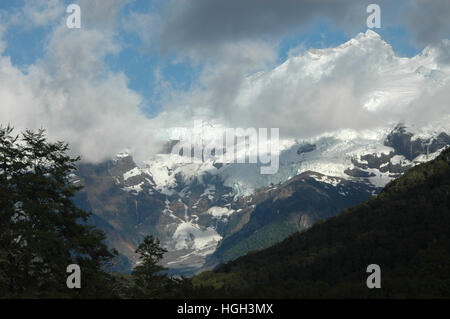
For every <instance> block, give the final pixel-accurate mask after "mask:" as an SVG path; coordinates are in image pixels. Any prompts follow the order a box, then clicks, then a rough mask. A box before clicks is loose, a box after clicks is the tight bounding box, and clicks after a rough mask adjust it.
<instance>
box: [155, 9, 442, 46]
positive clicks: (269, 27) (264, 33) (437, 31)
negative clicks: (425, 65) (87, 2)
mask: <svg viewBox="0 0 450 319" xmlns="http://www.w3.org/2000/svg"><path fill="white" fill-rule="evenodd" d="M371 3H376V4H378V5H380V7H381V19H382V26H383V27H387V26H396V27H398V26H400V27H406V29H407V31H408V32H410V33H411V35H412V38H413V41H415V42H416V44H417V45H418V46H423V45H427V44H435V43H437V42H438V40H440V39H441V38H448V37H449V32H450V19H449V17H450V1H448V0H398V1H388V0H377V1H374V0H227V1H223V0H183V1H180V0H171V1H168V2H167V5H166V6H165V11H164V13H163V14H162V20H161V21H162V24H161V25H160V29H159V44H160V46H161V48H162V50H163V51H164V52H168V51H170V52H175V53H176V54H177V55H178V54H179V52H180V51H181V52H184V54H187V55H189V54H192V53H194V54H195V53H196V54H200V55H201V54H202V53H203V55H208V54H211V53H214V52H212V51H214V50H216V51H217V50H218V49H220V47H221V46H222V45H223V44H224V43H230V42H243V41H256V40H270V41H272V42H274V41H275V42H276V41H278V40H281V39H282V38H283V37H284V36H286V35H289V34H293V33H295V32H299V31H307V29H308V27H310V26H311V25H313V24H314V22H316V21H317V20H316V19H317V18H325V19H327V20H328V21H329V22H330V23H331V25H332V26H333V27H336V28H340V29H342V30H345V31H346V32H347V33H348V34H349V35H350V36H354V34H356V33H357V32H360V31H364V30H365V29H366V28H367V27H366V19H367V16H368V13H367V12H366V9H367V6H368V5H369V4H371Z"/></svg>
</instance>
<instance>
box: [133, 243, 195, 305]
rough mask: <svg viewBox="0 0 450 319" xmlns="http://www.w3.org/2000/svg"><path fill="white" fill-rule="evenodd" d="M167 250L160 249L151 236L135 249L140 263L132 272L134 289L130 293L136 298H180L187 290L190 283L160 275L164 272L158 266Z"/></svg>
mask: <svg viewBox="0 0 450 319" xmlns="http://www.w3.org/2000/svg"><path fill="white" fill-rule="evenodd" d="M166 252H167V250H166V249H164V248H163V247H161V244H160V241H159V239H157V238H154V237H153V236H151V235H148V236H146V237H145V238H144V240H143V241H142V243H141V244H139V246H138V248H137V249H136V253H137V254H139V259H140V263H139V264H138V265H137V266H136V267H135V269H134V271H133V272H132V274H131V275H132V277H133V278H134V287H133V289H132V292H131V293H130V294H131V296H132V297H136V298H155V299H159V298H174V297H181V296H183V295H184V294H185V291H186V290H187V289H189V287H190V286H189V285H190V281H189V280H187V279H184V278H181V279H175V278H171V277H169V276H167V274H163V273H161V272H162V271H164V270H166V268H164V267H163V266H161V265H160V262H161V259H162V258H163V255H164V253H166Z"/></svg>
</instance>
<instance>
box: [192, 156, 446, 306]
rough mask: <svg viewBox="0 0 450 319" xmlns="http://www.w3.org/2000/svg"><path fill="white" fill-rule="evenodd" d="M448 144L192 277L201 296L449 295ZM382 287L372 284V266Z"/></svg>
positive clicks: (366, 296)
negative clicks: (371, 188)
mask: <svg viewBox="0 0 450 319" xmlns="http://www.w3.org/2000/svg"><path fill="white" fill-rule="evenodd" d="M449 229H450V149H447V150H446V151H444V152H443V153H442V154H441V155H440V156H438V157H437V158H436V159H434V160H433V161H431V162H428V163H424V164H421V165H419V166H416V167H414V168H411V169H410V170H409V171H408V172H407V173H406V174H405V175H404V176H402V177H399V178H398V179H396V180H394V181H392V182H390V183H389V184H388V185H387V186H386V187H385V188H384V189H383V190H382V191H381V192H380V194H379V195H378V196H375V197H373V198H371V199H370V200H368V201H365V202H363V203H362V204H359V205H357V206H355V207H352V208H349V209H345V210H344V211H343V212H342V213H341V214H339V215H337V216H335V217H332V218H330V219H329V220H327V221H325V222H323V223H317V224H315V225H314V226H312V227H311V228H310V229H309V230H307V231H303V232H297V233H295V234H294V235H292V236H290V237H288V238H287V239H285V240H284V241H283V242H281V243H279V244H276V245H274V246H272V247H270V248H268V249H265V250H261V251H258V252H253V253H250V254H248V255H246V256H244V257H240V258H238V259H237V260H235V261H232V262H229V263H228V264H225V265H222V266H220V267H219V268H218V269H217V270H215V271H213V272H205V273H202V274H200V275H198V276H196V277H194V279H193V280H194V284H195V285H196V287H197V294H198V296H203V297H205V296H208V297H215V296H217V297H219V296H220V297H249V296H251V297H252V298H268V297H269V298H274V297H275V298H317V297H325V298H330V297H331V298H336V297H343V298H372V297H375V298H385V297H388V298H450V274H449V272H448V270H449V269H450V234H449ZM371 264H377V265H379V266H380V268H381V289H368V288H367V286H366V279H367V277H368V276H369V274H368V273H367V272H366V268H367V266H368V265H371Z"/></svg>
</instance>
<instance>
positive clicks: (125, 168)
mask: <svg viewBox="0 0 450 319" xmlns="http://www.w3.org/2000/svg"><path fill="white" fill-rule="evenodd" d="M374 135H375V136H377V139H368V138H365V137H364V136H362V135H361V134H356V133H355V134H349V133H348V132H338V133H336V134H334V135H331V136H330V135H327V136H322V137H319V138H316V139H315V140H314V141H310V142H305V141H302V142H298V141H297V142H296V141H290V142H289V143H286V145H287V146H285V147H284V148H283V149H282V151H281V153H280V168H279V170H278V172H277V173H276V174H273V175H261V174H260V172H259V169H258V168H259V167H258V164H249V163H246V164H237V163H229V164H221V163H218V162H214V161H194V162H192V163H179V162H177V161H176V160H174V159H173V158H172V157H171V156H170V154H167V153H163V152H162V153H161V154H158V155H157V156H155V158H153V159H151V160H149V161H147V162H146V163H145V164H144V165H142V166H138V165H137V164H136V163H135V162H134V160H133V157H132V156H131V154H128V153H121V154H118V155H117V156H116V157H115V158H114V159H112V160H110V161H108V162H105V163H102V164H95V165H94V164H81V165H80V166H79V167H78V171H77V172H76V175H73V176H72V178H73V182H74V183H80V184H82V185H83V186H84V189H83V191H82V192H80V194H79V195H78V196H77V198H76V202H77V204H78V205H79V206H80V208H82V209H85V210H88V211H92V212H93V217H92V223H93V224H95V225H96V226H98V227H99V228H101V229H103V230H104V231H105V232H106V234H107V238H108V244H109V245H110V246H111V247H114V248H116V249H117V250H118V251H119V252H120V254H121V258H120V260H119V261H118V265H117V266H116V269H117V270H121V271H129V270H130V269H131V268H132V267H133V265H135V264H136V262H137V260H136V255H135V253H134V250H135V249H136V247H137V245H138V244H139V242H140V241H141V240H142V238H143V237H144V236H145V235H147V234H153V235H154V236H156V237H158V238H160V239H161V242H162V243H163V245H164V247H165V248H166V249H167V250H168V251H169V252H168V253H167V254H166V255H165V258H164V260H163V262H164V265H165V266H166V267H168V268H170V269H171V270H170V271H171V272H172V273H174V274H185V275H192V274H194V273H196V272H199V271H200V270H201V269H211V268H213V267H214V266H216V265H217V264H220V263H223V262H227V261H230V260H232V259H235V258H237V257H239V256H242V255H245V254H246V253H248V252H249V251H252V250H255V249H262V248H266V247H268V246H270V245H273V244H275V243H277V242H279V241H281V240H283V239H284V238H286V237H287V236H289V235H290V234H292V233H294V232H296V231H298V230H302V229H307V228H309V227H311V226H312V225H313V224H314V223H315V222H317V221H319V220H325V219H328V218H330V217H332V216H334V215H336V214H337V213H339V212H340V211H341V210H342V209H344V208H346V207H349V206H352V205H355V204H357V203H359V202H361V201H363V200H366V199H368V198H369V197H370V196H371V195H373V194H376V193H377V192H379V190H380V189H381V188H380V187H381V186H384V185H385V184H386V183H387V182H389V181H390V180H392V179H394V178H396V177H398V176H400V175H401V174H403V173H404V172H405V171H407V170H408V169H410V168H411V167H413V166H414V165H417V164H418V163H421V162H424V161H427V160H430V159H433V158H434V157H436V156H437V155H438V154H439V153H440V151H441V150H442V149H443V148H444V147H445V145H448V142H449V140H448V135H447V134H446V133H444V132H442V133H440V134H438V135H437V136H436V137H427V138H424V137H423V136H422V135H421V136H422V137H420V138H417V137H416V136H415V135H414V134H413V133H411V132H409V131H408V130H407V128H405V127H404V126H401V125H400V126H396V127H395V128H394V129H392V130H391V131H390V132H389V133H388V134H386V135H384V134H380V133H377V134H374ZM406 150H410V153H409V154H407V153H405V152H406ZM411 150H412V153H411ZM410 159H411V160H410ZM331 174H333V175H331ZM336 175H337V176H336Z"/></svg>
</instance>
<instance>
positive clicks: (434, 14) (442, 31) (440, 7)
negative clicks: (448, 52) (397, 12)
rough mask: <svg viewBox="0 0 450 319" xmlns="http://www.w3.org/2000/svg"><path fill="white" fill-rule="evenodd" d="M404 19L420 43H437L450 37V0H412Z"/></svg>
mask: <svg viewBox="0 0 450 319" xmlns="http://www.w3.org/2000/svg"><path fill="white" fill-rule="evenodd" d="M403 15H404V16H403V17H402V19H404V20H405V21H406V23H407V27H408V29H409V30H410V31H411V32H412V33H413V34H414V36H415V40H416V42H417V44H419V45H428V44H435V43H437V42H439V41H440V40H441V39H442V38H447V39H448V38H450V1H448V0H411V6H410V7H409V8H408V9H406V10H405V12H404V13H403Z"/></svg>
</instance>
